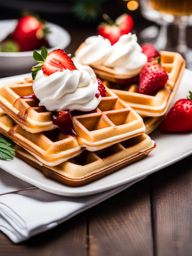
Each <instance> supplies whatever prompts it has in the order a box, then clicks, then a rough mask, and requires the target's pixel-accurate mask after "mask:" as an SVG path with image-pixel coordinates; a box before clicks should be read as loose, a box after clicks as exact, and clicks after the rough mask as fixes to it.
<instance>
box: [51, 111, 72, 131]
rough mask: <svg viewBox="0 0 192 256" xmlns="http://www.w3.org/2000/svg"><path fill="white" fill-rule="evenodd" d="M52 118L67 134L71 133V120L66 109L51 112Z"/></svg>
mask: <svg viewBox="0 0 192 256" xmlns="http://www.w3.org/2000/svg"><path fill="white" fill-rule="evenodd" d="M52 120H53V123H54V124H55V125H57V126H58V127H59V129H60V130H61V131H62V132H64V133H67V134H73V122H72V119H71V114H70V112H69V111H68V110H61V111H59V112H53V113H52Z"/></svg>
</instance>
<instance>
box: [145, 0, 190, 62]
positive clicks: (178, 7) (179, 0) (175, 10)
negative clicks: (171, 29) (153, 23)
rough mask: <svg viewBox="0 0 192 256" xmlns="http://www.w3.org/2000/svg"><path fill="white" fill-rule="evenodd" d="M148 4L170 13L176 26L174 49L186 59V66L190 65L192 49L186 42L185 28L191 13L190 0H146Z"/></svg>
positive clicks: (159, 10) (162, 12)
mask: <svg viewBox="0 0 192 256" xmlns="http://www.w3.org/2000/svg"><path fill="white" fill-rule="evenodd" d="M148 1H149V5H150V6H151V7H152V8H153V9H154V10H155V11H157V12H159V13H161V14H162V15H163V16H164V15H171V16H172V17H173V18H174V22H173V23H174V25H176V26H177V27H178V42H177V45H176V47H175V50H176V51H178V52H180V53H182V54H183V55H184V57H185V59H186V61H187V64H188V67H192V51H191V49H189V48H188V46H187V44H186V28H187V25H188V18H189V17H190V15H192V3H191V0H148Z"/></svg>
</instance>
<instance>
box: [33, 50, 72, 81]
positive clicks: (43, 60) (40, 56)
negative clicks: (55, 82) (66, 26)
mask: <svg viewBox="0 0 192 256" xmlns="http://www.w3.org/2000/svg"><path fill="white" fill-rule="evenodd" d="M33 58H34V59H35V60H36V61H37V62H38V64H37V65H36V66H34V67H32V77H33V79H35V76H36V74H37V72H38V71H39V70H41V69H42V70H43V73H44V74H45V75H48V76H49V75H51V74H53V73H55V72H57V71H62V70H64V69H69V70H75V69H76V67H75V65H74V63H73V61H72V59H71V58H70V57H69V56H68V55H67V53H66V52H65V51H64V50H61V49H56V50H53V51H51V52H49V53H48V51H47V49H46V48H45V47H42V48H41V53H38V52H37V51H34V52H33Z"/></svg>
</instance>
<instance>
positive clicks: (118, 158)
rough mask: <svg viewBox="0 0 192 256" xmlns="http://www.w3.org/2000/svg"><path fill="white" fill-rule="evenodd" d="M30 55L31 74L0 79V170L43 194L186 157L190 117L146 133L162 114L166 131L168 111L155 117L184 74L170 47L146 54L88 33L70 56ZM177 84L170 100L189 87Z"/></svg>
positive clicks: (113, 182)
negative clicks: (185, 121) (183, 122)
mask: <svg viewBox="0 0 192 256" xmlns="http://www.w3.org/2000/svg"><path fill="white" fill-rule="evenodd" d="M93 43H95V45H97V46H98V47H96V48H94V47H95V46H94V44H93ZM109 46H110V47H109ZM122 46H123V48H125V49H127V50H126V51H124V50H122ZM97 48H98V49H100V51H98V52H96V50H97ZM94 49H95V50H94ZM118 49H119V50H118ZM105 51H106V52H105ZM150 54H151V53H150ZM33 56H34V59H35V60H36V61H37V65H36V66H34V67H33V68H32V74H26V75H21V76H15V77H8V78H4V79H1V80H0V133H1V134H2V135H3V136H4V137H3V138H2V139H1V140H2V141H0V153H1V154H0V156H1V155H2V156H3V158H4V159H7V160H8V159H11V158H13V159H12V160H9V161H4V160H0V167H1V168H2V169H3V170H5V171H7V172H9V173H11V174H12V175H14V176H16V177H18V178H20V179H22V180H24V181H26V182H28V183H30V184H32V185H34V186H37V187H39V188H41V189H43V190H45V191H48V192H50V193H54V194H59V195H65V196H86V195H90V194H96V193H99V192H102V191H105V190H108V189H112V188H114V187H117V186H120V185H123V184H126V183H129V182H131V181H134V180H136V179H141V178H144V177H146V176H147V175H148V174H150V173H152V172H155V171H157V170H159V169H161V168H163V167H164V166H167V165H169V164H171V163H172V162H175V161H177V160H179V159H181V158H183V157H185V156H187V155H189V154H191V151H192V149H191V146H190V143H189V141H190V139H191V134H190V131H189V130H190V125H191V124H188V127H186V128H185V132H188V133H186V134H180V135H175V134H174V135H167V134H163V133H162V134H159V132H158V131H157V134H152V135H151V132H152V131H154V130H155V129H156V128H157V126H158V125H159V124H160V122H162V120H163V119H164V120H163V123H162V125H161V127H162V130H163V131H164V132H171V131H170V129H169V128H170V125H167V124H168V123H169V122H170V119H171V118H172V117H170V115H169V113H168V115H167V116H166V117H165V118H164V116H165V113H166V112H167V111H168V108H170V106H171V102H172V101H173V98H174V97H175V95H176V92H177V89H178V88H179V85H180V82H181V78H182V76H183V73H184V67H185V62H184V60H183V58H182V57H181V56H180V55H179V54H177V53H169V52H161V53H158V54H157V53H155V54H153V56H149V55H148V54H146V53H145V52H144V51H142V49H141V47H140V46H139V45H138V43H137V39H136V36H135V35H131V34H128V35H126V36H122V37H121V38H120V39H119V41H118V42H117V43H116V44H114V45H113V46H112V45H111V44H110V43H109V42H107V41H106V39H104V38H102V37H100V36H98V37H94V38H88V39H87V40H86V42H84V43H83V44H82V45H81V46H80V47H79V48H78V50H77V51H76V54H75V57H74V58H73V59H71V58H70V57H69V56H68V55H67V53H66V52H65V51H63V50H61V49H57V50H53V51H51V52H49V53H48V52H47V50H46V48H42V49H41V52H37V51H34V54H33ZM97 58H98V59H97ZM101 69H102V72H101V73H100V72H98V70H101ZM108 69H110V70H111V71H110V72H108ZM106 72H107V76H106V75H103V73H106ZM185 73H186V74H185V76H187V75H189V76H191V73H190V72H189V74H188V73H187V71H185ZM185 76H184V78H183V79H184V80H182V83H186V81H185ZM111 77H113V78H114V77H115V79H113V78H112V79H111ZM116 78H117V79H116ZM182 83H181V86H180V88H179V92H178V93H177V96H178V95H179V96H178V97H179V98H180V96H184V94H185V93H187V92H186V90H187V89H189V88H188V87H187V86H185V88H184V86H183V85H182ZM127 93H128V95H127ZM125 94H126V96H125ZM186 101H190V102H191V100H190V99H188V100H187V99H186ZM170 111H171V110H170ZM166 119H168V121H166ZM173 121H174V120H173ZM174 123H175V124H176V122H174ZM174 129H175V130H174ZM172 130H174V132H175V131H176V128H175V126H174V128H173V129H172ZM177 132H178V131H177ZM179 132H181V129H180V131H179ZM151 136H152V138H151ZM7 139H8V141H7ZM181 139H182V143H183V145H184V147H183V148H182V149H181V147H179V146H178V148H177V147H176V145H177V144H178V145H179V143H180V140H181ZM10 140H11V141H12V142H13V143H14V144H15V146H14V148H12V147H13V146H12V143H11V142H10ZM168 141H169V142H170V144H169V145H170V148H167V143H168ZM171 145H173V146H171ZM1 151H2V152H1ZM14 152H15V156H14V157H12V156H13V154H14ZM170 153H172V155H171V156H170Z"/></svg>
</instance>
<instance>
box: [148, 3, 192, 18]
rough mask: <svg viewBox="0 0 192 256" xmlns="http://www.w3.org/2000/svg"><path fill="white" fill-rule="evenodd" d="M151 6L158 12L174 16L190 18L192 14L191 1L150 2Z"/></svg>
mask: <svg viewBox="0 0 192 256" xmlns="http://www.w3.org/2000/svg"><path fill="white" fill-rule="evenodd" d="M150 4H151V6H152V8H154V9H155V10H157V11H160V12H162V13H167V14H171V15H174V16H189V15H191V14H192V3H191V0H150Z"/></svg>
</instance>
